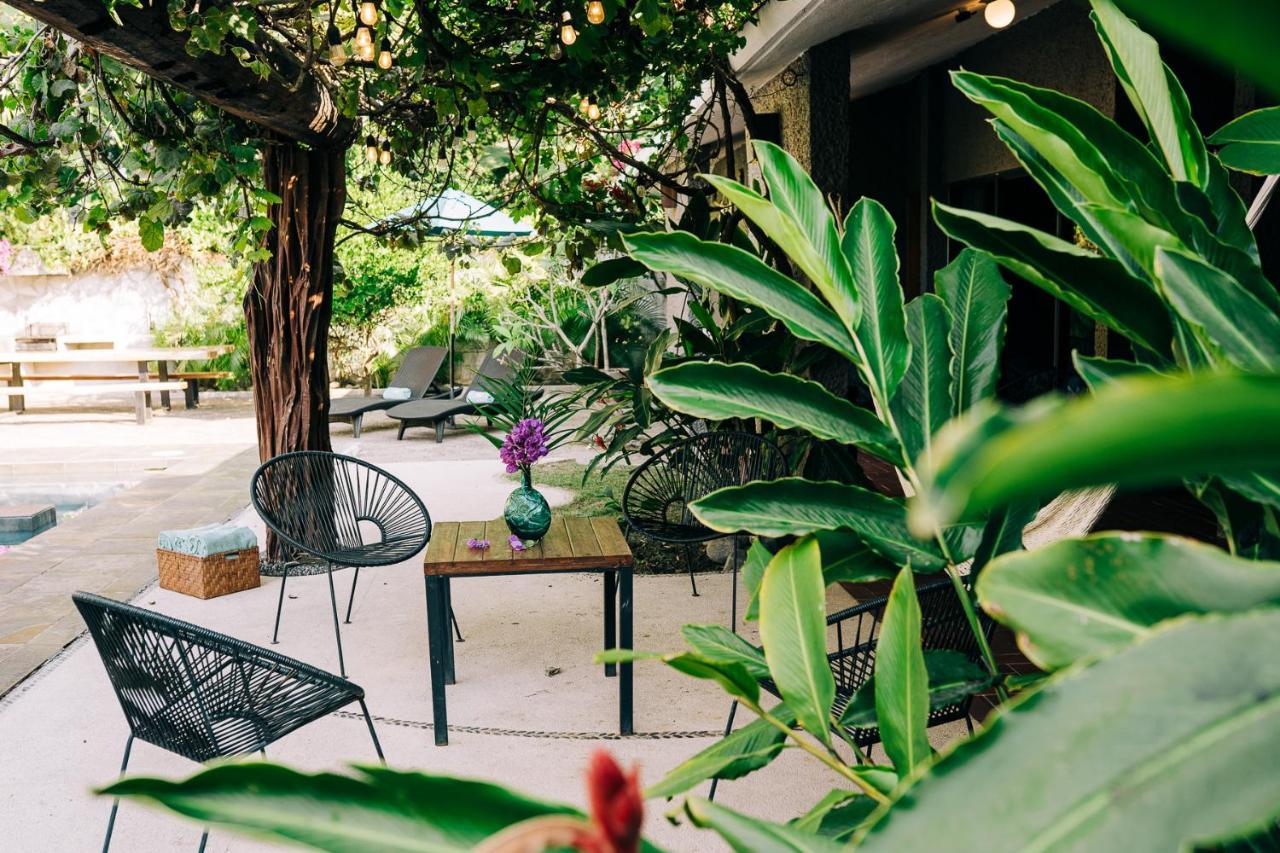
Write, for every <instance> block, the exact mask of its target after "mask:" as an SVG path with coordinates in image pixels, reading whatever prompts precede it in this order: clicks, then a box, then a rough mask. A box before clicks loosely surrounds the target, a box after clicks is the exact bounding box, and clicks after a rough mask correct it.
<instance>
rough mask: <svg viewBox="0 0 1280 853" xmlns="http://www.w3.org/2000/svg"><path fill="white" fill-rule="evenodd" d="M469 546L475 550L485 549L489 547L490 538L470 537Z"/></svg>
mask: <svg viewBox="0 0 1280 853" xmlns="http://www.w3.org/2000/svg"><path fill="white" fill-rule="evenodd" d="M467 547H468V548H470V549H472V550H473V551H483V550H484V549H485V548H488V547H489V540H488V539H468V540H467Z"/></svg>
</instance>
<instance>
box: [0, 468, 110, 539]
mask: <svg viewBox="0 0 1280 853" xmlns="http://www.w3.org/2000/svg"><path fill="white" fill-rule="evenodd" d="M130 485H132V484H131V483H57V484H53V483H28V484H16V485H0V506H6V505H8V504H38V505H48V504H53V507H54V509H56V510H57V513H58V524H65V523H66V522H67V520H68V519H71V518H74V517H75V516H77V515H79V514H80V513H82V512H84V511H85V510H86V509H88V508H89V507H91V506H93V505H95V504H97V503H100V502H101V501H103V500H104V499H106V498H108V497H110V496H111V495H114V494H115V493H116V492H118V491H120V490H121V489H124V488H126V487H127V486H130ZM52 529H53V527H46V528H44V529H42V530H36V531H31V530H22V531H11V532H10V531H2V530H0V553H2V552H3V551H5V550H8V548H10V547H12V546H14V545H20V544H22V543H23V542H26V541H27V540H28V539H31V538H33V537H35V536H39V535H40V534H41V533H44V532H45V531H46V530H52Z"/></svg>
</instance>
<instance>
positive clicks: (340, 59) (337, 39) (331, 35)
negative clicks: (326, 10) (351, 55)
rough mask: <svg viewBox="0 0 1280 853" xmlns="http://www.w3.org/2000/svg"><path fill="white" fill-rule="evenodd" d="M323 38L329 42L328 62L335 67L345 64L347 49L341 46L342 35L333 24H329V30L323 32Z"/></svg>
mask: <svg viewBox="0 0 1280 853" xmlns="http://www.w3.org/2000/svg"><path fill="white" fill-rule="evenodd" d="M325 40H326V41H328V42H329V62H331V63H332V64H333V65H334V66H335V67H337V68H341V67H342V66H344V65H346V64H347V51H346V49H345V48H344V47H343V46H342V35H341V34H340V33H339V32H338V28H337V27H336V26H334V25H333V24H330V25H329V31H328V32H327V33H325Z"/></svg>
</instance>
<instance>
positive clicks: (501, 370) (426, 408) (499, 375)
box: [387, 350, 542, 444]
mask: <svg viewBox="0 0 1280 853" xmlns="http://www.w3.org/2000/svg"><path fill="white" fill-rule="evenodd" d="M523 360H524V354H523V353H520V352H512V353H511V354H510V355H509V356H508V357H507V359H506V362H507V363H505V364H504V363H503V362H502V361H499V360H498V359H497V358H495V357H494V355H493V351H492V350H490V351H489V353H487V354H486V355H485V357H484V361H483V362H482V363H481V364H480V369H479V370H477V371H476V375H475V378H474V379H472V380H471V384H470V385H468V386H467V387H466V389H465V390H464V391H463V392H462V393H461V394H459V395H458V396H456V397H454V398H453V399H452V400H448V399H441V398H439V397H435V398H432V399H429V400H412V401H410V402H408V403H401V404H399V405H398V406H395V407H394V408H392V409H389V410H388V411H387V417H389V418H395V419H396V420H398V421H400V431H399V433H398V434H397V435H396V440H397V441H398V440H400V439H402V438H404V431H405V430H406V429H408V428H409V427H415V426H434V427H435V428H436V443H437V444H439V443H440V442H442V441H444V428H445V424H447V423H448V422H450V421H451V420H453V418H455V417H456V416H458V415H478V414H480V413H481V412H480V410H479V409H478V408H477V407H476V403H475V401H474V399H468V398H474V396H475V394H476V393H478V392H484V391H485V381H486V380H488V379H506V378H507V377H508V376H510V375H511V373H512V368H511V367H510V366H509V365H511V364H519V363H520V362H522V361H523ZM534 393H535V395H537V396H541V395H542V389H540V388H539V389H537V390H536V391H535V392H534Z"/></svg>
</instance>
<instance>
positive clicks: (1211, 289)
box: [934, 0, 1280, 557]
mask: <svg viewBox="0 0 1280 853" xmlns="http://www.w3.org/2000/svg"><path fill="white" fill-rule="evenodd" d="M1093 19H1094V22H1095V25H1096V26H1097V29H1098V34H1099V37H1100V38H1101V40H1102V44H1103V47H1104V48H1105V49H1106V52H1107V54H1108V56H1109V57H1110V59H1111V63H1112V66H1113V67H1114V69H1115V72H1116V76H1117V77H1118V78H1119V80H1120V82H1121V84H1122V86H1123V88H1124V91H1125V93H1126V94H1127V95H1128V97H1129V100H1130V101H1131V103H1132V104H1133V107H1134V109H1135V110H1136V112H1137V114H1138V115H1139V116H1140V117H1141V119H1142V122H1143V125H1144V127H1145V129H1146V133H1147V137H1148V138H1146V139H1139V138H1138V137H1135V136H1134V135H1132V134H1130V133H1128V132H1127V131H1125V130H1123V129H1122V128H1121V127H1120V126H1119V125H1118V124H1116V122H1115V121H1113V120H1112V119H1110V118H1108V117H1107V116H1105V115H1103V114H1102V113H1101V112H1099V111H1098V110H1096V109H1095V108H1094V107H1092V106H1090V105H1088V104H1086V103H1084V102H1083V101H1080V100H1077V99H1075V98H1071V97H1069V96H1067V95H1063V94H1061V93H1058V92H1054V91H1051V90H1049V89H1042V88H1038V87H1035V86H1030V85H1028V84H1025V83H1019V82H1016V81H1013V80H1008V79H1005V78H1002V77H992V76H986V75H982V74H975V73H972V72H967V71H957V72H954V73H953V74H952V79H953V81H954V82H955V85H956V87H957V88H958V89H959V90H960V91H961V92H962V93H963V94H964V95H965V96H967V97H968V98H969V99H970V100H972V101H973V102H974V103H976V104H978V105H980V106H982V107H983V108H985V109H986V110H987V111H988V112H990V113H991V115H992V116H993V118H992V126H993V127H994V129H995V131H996V134H997V135H998V136H999V137H1000V139H1001V140H1002V141H1003V142H1004V143H1005V145H1007V146H1008V147H1009V150H1010V151H1011V152H1012V153H1013V154H1014V156H1015V157H1017V158H1018V160H1019V162H1020V163H1022V165H1023V166H1024V167H1025V168H1026V170H1027V172H1028V174H1030V175H1031V176H1032V178H1034V179H1035V180H1036V181H1037V182H1038V183H1039V184H1040V186H1041V187H1043V188H1044V190H1045V192H1046V193H1047V194H1048V196H1049V198H1050V200H1051V201H1052V202H1053V204H1054V206H1055V207H1056V208H1057V209H1058V211H1059V212H1060V213H1062V215H1063V216H1065V217H1067V218H1068V219H1070V220H1071V221H1072V222H1074V223H1075V224H1076V226H1077V227H1078V228H1079V229H1080V231H1081V232H1082V233H1083V235H1084V236H1085V237H1086V238H1087V239H1088V241H1089V242H1090V243H1091V244H1092V245H1093V246H1095V247H1096V251H1090V250H1087V249H1083V248H1080V247H1078V246H1076V245H1073V244H1071V243H1068V242H1066V241H1064V240H1061V239H1058V238H1057V237H1055V236H1053V235H1051V234H1047V233H1045V232H1042V231H1037V230H1036V229H1034V228H1030V227H1027V226H1024V225H1021V224H1018V223H1016V222H1012V221H1010V220H1007V219H1000V218H998V217H994V216H988V215H986V214H981V213H976V212H973V211H965V210H959V209H956V208H953V207H949V206H947V205H944V204H941V203H937V202H935V204H934V214H935V218H936V219H937V222H938V225H939V226H940V227H941V228H942V230H943V231H944V232H946V233H947V234H948V235H949V236H951V237H952V238H954V239H956V240H959V241H961V242H963V243H966V244H968V245H970V246H974V247H977V248H980V249H983V250H985V251H987V252H989V253H990V254H991V255H992V256H994V257H995V259H996V261H997V262H998V263H1000V264H1001V265H1002V266H1004V267H1005V268H1007V269H1008V270H1009V271H1011V272H1013V273H1015V274H1017V275H1019V276H1021V277H1023V278H1024V279H1026V280H1027V281H1029V282H1031V283H1032V284H1034V285H1036V286H1038V287H1041V288H1043V289H1044V290H1045V291H1047V292H1048V293H1050V294H1052V295H1054V296H1055V297H1057V298H1059V299H1061V300H1063V301H1064V302H1066V303H1067V304H1068V305H1070V306H1071V307H1073V308H1075V309H1076V310H1077V311H1080V312H1081V313H1083V314H1085V315H1086V316H1088V317H1089V318H1091V319H1092V320H1094V321H1095V322H1097V323H1100V324H1102V325H1103V326H1106V327H1107V328H1109V329H1111V330H1114V331H1115V332H1117V333H1119V334H1121V335H1123V336H1124V337H1126V338H1128V340H1129V341H1130V342H1131V343H1132V345H1133V352H1134V355H1133V357H1132V358H1130V359H1115V358H1112V359H1106V358H1093V357H1087V356H1080V355H1078V354H1077V355H1076V365H1077V368H1078V370H1079V371H1080V373H1081V375H1082V376H1083V378H1084V379H1085V380H1086V382H1088V383H1089V385H1090V386H1091V387H1094V388H1097V387H1098V386H1099V385H1100V384H1102V383H1105V382H1107V381H1109V380H1110V379H1112V378H1114V377H1116V376H1119V375H1123V374H1127V373H1131V372H1134V371H1142V372H1158V373H1170V372H1176V371H1187V370H1228V369H1230V370H1255V371H1267V370H1275V369H1277V368H1278V367H1280V292H1278V291H1277V290H1276V287H1275V285H1274V284H1273V283H1272V282H1270V281H1269V280H1268V279H1267V278H1266V276H1265V275H1264V274H1263V271H1262V266H1261V263H1260V262H1259V258H1258V248H1257V245H1256V243H1255V241H1254V238H1253V234H1252V233H1251V231H1250V229H1249V227H1248V225H1247V224H1246V221H1245V208H1244V205H1243V204H1242V202H1241V200H1240V198H1239V197H1238V196H1237V195H1236V193H1235V192H1234V191H1233V190H1232V189H1231V187H1230V185H1229V183H1228V179H1227V170H1226V168H1224V165H1223V164H1224V162H1225V163H1226V164H1227V165H1228V166H1232V167H1235V168H1244V169H1248V170H1250V171H1267V170H1269V169H1270V170H1272V171H1278V172H1280V158H1277V157H1276V156H1275V154H1274V151H1276V150H1280V118H1278V117H1280V111H1276V110H1262V111H1259V112H1255V113H1250V114H1249V115H1246V116H1243V117H1241V118H1239V119H1237V120H1235V121H1233V122H1231V123H1230V124H1228V125H1227V126H1226V127H1224V128H1223V129H1222V130H1220V131H1218V133H1216V134H1214V135H1213V136H1212V137H1210V141H1212V142H1217V143H1220V144H1222V145H1223V146H1224V147H1223V148H1222V151H1221V158H1220V157H1219V156H1217V155H1215V154H1214V153H1212V152H1211V151H1209V149H1208V147H1207V145H1206V141H1205V139H1204V138H1203V136H1201V134H1200V131H1199V129H1198V128H1197V127H1196V125H1195V123H1194V122H1193V121H1192V120H1191V111H1190V106H1189V104H1188V102H1187V96H1186V93H1185V92H1184V91H1183V89H1182V87H1181V85H1180V84H1179V83H1178V80H1177V78H1176V77H1174V75H1173V74H1172V72H1170V71H1169V69H1168V67H1167V66H1166V65H1165V64H1164V63H1163V61H1162V60H1161V58H1160V52H1159V47H1158V45H1157V44H1156V42H1155V40H1154V39H1152V38H1151V37H1150V36H1148V35H1147V34H1146V33H1144V32H1142V31H1141V30H1140V29H1138V27H1137V26H1136V25H1135V24H1134V23H1133V22H1132V21H1131V20H1129V19H1128V18H1127V17H1125V16H1124V14H1122V13H1121V12H1120V11H1119V10H1118V9H1117V8H1116V7H1115V5H1114V4H1113V3H1112V2H1110V0H1098V2H1095V3H1094V4H1093ZM1256 470H1261V471H1263V472H1264V473H1256V472H1250V473H1246V474H1243V475H1235V474H1230V473H1226V472H1223V473H1222V474H1220V475H1218V476H1195V477H1190V478H1188V480H1187V481H1186V484H1187V487H1188V488H1189V489H1190V490H1191V492H1192V493H1193V494H1195V495H1196V496H1197V497H1198V498H1200V500H1201V501H1202V502H1203V503H1204V504H1205V505H1206V506H1208V507H1209V508H1210V509H1211V510H1212V511H1213V512H1214V513H1215V514H1216V515H1217V518H1218V522H1219V524H1220V526H1221V527H1222V529H1223V531H1224V533H1225V534H1226V537H1227V542H1228V545H1229V547H1230V548H1231V550H1232V551H1233V552H1240V551H1242V550H1244V549H1246V548H1249V547H1256V548H1260V549H1261V553H1265V554H1267V555H1269V556H1272V557H1276V556H1280V538H1277V536H1276V534H1275V531H1276V530H1277V527H1280V524H1278V520H1277V516H1276V512H1277V510H1280V477H1273V476H1270V475H1269V474H1267V473H1265V471H1266V468H1265V467H1262V468H1260V469H1255V471H1256Z"/></svg>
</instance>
